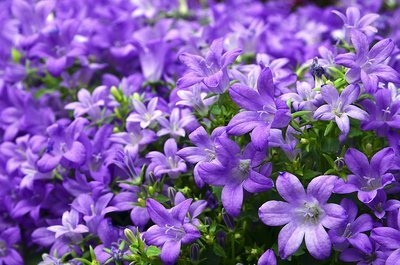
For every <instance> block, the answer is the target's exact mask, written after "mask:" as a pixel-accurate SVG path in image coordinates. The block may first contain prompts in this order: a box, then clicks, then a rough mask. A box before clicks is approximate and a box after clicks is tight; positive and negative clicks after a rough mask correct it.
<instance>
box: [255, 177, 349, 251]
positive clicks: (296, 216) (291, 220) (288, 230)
mask: <svg viewBox="0 0 400 265" xmlns="http://www.w3.org/2000/svg"><path fill="white" fill-rule="evenodd" d="M336 180H337V177H336V176H331V175H326V176H319V177H317V178H314V179H313V180H312V181H311V182H310V183H309V184H308V187H307V192H305V191H304V188H303V185H302V184H301V182H300V181H299V179H298V178H297V177H296V176H294V175H292V174H290V173H287V172H284V173H281V174H280V175H279V177H278V179H277V180H276V188H277V190H278V192H279V194H280V195H281V196H282V198H284V199H285V200H286V202H282V201H268V202H266V203H264V204H263V205H262V206H261V207H260V209H259V212H258V214H259V216H260V219H261V221H263V222H264V223H265V224H266V225H270V226H281V225H285V226H284V227H283V228H282V230H281V231H280V232H279V235H278V250H279V255H280V256H281V257H282V258H283V259H286V258H288V257H289V256H291V255H293V254H294V253H295V252H296V251H297V249H298V248H299V247H300V245H301V243H302V242H303V238H305V242H306V247H307V249H308V251H309V252H310V254H311V255H312V256H313V257H314V258H316V259H325V258H327V257H329V255H330V253H331V248H332V243H331V241H330V239H329V236H328V233H327V232H326V231H325V228H329V229H333V228H337V227H339V226H340V225H341V224H342V223H343V222H344V221H345V219H346V211H345V209H343V207H342V206H340V205H338V204H334V203H327V201H328V199H329V197H330V196H331V194H332V190H333V188H334V185H335V181H336Z"/></svg>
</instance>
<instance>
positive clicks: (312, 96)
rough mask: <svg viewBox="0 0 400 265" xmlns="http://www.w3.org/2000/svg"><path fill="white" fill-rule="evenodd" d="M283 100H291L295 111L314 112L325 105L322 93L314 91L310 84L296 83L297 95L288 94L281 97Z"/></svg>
mask: <svg viewBox="0 0 400 265" xmlns="http://www.w3.org/2000/svg"><path fill="white" fill-rule="evenodd" d="M281 99H282V100H285V101H286V100H289V99H290V101H291V102H292V106H293V108H294V110H295V111H299V110H311V111H314V110H316V109H317V107H318V106H320V105H321V104H322V103H323V100H322V96H321V93H319V92H318V91H316V90H315V89H313V87H312V86H311V85H310V84H309V83H308V82H300V81H298V82H297V83H296V93H294V92H291V93H286V94H283V95H282V96H281Z"/></svg>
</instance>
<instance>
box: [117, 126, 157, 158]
mask: <svg viewBox="0 0 400 265" xmlns="http://www.w3.org/2000/svg"><path fill="white" fill-rule="evenodd" d="M110 139H111V141H112V142H114V143H118V144H121V145H123V147H124V150H125V151H127V152H132V153H137V152H139V151H140V150H142V149H143V147H145V146H146V145H148V144H150V143H152V142H154V141H155V140H157V136H156V133H155V132H153V131H152V130H148V129H141V128H140V126H139V124H138V123H135V122H128V124H127V125H126V132H119V133H115V134H113V135H111V138H110Z"/></svg>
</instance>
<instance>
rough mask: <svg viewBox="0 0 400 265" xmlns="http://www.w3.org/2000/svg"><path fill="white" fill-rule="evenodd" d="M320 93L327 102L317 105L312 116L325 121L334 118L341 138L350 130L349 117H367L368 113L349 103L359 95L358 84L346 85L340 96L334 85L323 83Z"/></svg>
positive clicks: (362, 118) (361, 118)
mask: <svg viewBox="0 0 400 265" xmlns="http://www.w3.org/2000/svg"><path fill="white" fill-rule="evenodd" d="M321 95H322V98H323V99H324V100H325V101H326V102H327V103H328V104H326V105H322V106H321V107H319V108H318V109H317V110H316V111H315V113H314V118H315V119H317V120H325V121H326V120H335V122H336V124H337V125H338V127H339V129H340V131H341V132H342V134H341V138H344V137H346V136H347V134H348V133H349V131H350V120H349V117H351V118H354V119H357V120H365V119H367V118H368V114H367V113H366V112H365V111H364V110H362V109H360V108H359V107H356V106H354V105H351V104H352V103H354V101H356V100H357V99H358V96H359V95H360V87H359V86H358V85H348V86H347V87H346V88H345V89H344V90H343V91H342V93H341V94H340V96H339V93H338V91H337V89H336V88H335V87H333V86H331V85H325V86H322V87H321Z"/></svg>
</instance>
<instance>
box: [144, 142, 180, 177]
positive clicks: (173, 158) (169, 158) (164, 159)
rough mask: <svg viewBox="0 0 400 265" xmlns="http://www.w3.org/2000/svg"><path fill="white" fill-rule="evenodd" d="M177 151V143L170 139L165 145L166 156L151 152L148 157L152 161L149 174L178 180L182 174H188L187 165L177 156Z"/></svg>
mask: <svg viewBox="0 0 400 265" xmlns="http://www.w3.org/2000/svg"><path fill="white" fill-rule="evenodd" d="M177 151H178V147H177V145H176V141H175V140H174V139H168V140H167V141H166V142H165V144H164V154H163V153H161V152H158V151H152V152H149V153H148V154H147V156H146V157H147V158H150V159H151V163H150V164H149V167H148V169H147V170H148V172H150V171H153V172H154V175H155V176H157V177H161V176H162V175H163V174H168V176H170V177H171V178H177V177H178V176H179V175H180V173H182V172H186V164H185V162H184V161H183V159H182V158H180V157H179V156H177Z"/></svg>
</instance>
